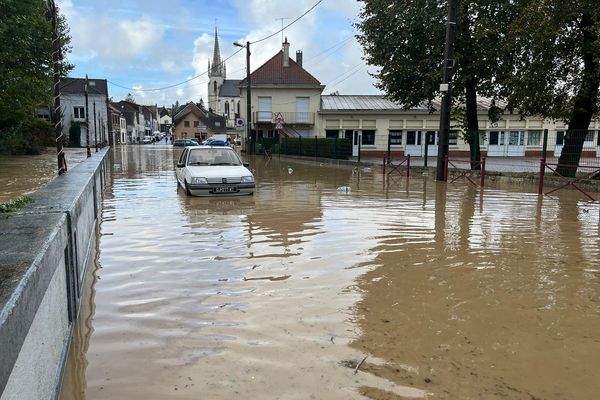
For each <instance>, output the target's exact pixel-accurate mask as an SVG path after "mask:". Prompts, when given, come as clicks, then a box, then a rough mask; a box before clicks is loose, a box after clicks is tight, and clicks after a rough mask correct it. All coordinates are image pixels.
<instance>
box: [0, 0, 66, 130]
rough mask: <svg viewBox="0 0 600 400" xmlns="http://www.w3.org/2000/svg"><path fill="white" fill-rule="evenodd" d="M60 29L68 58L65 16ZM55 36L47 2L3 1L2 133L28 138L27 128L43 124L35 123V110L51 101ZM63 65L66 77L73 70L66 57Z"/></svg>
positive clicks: (0, 15) (0, 23)
mask: <svg viewBox="0 0 600 400" xmlns="http://www.w3.org/2000/svg"><path fill="white" fill-rule="evenodd" d="M58 26H59V36H60V39H61V44H62V46H63V56H64V54H65V53H68V52H69V51H70V47H69V43H70V40H71V38H70V36H69V33H68V32H69V30H68V27H67V25H66V22H65V20H64V18H63V17H62V16H59V25H58ZM51 35H52V33H51V24H50V21H49V20H48V18H47V16H46V5H45V2H44V1H22V0H3V1H2V13H0V43H2V46H0V76H1V77H2V79H0V132H2V133H4V132H9V131H11V132H13V133H14V132H19V134H22V135H26V134H27V133H28V132H27V127H32V126H36V125H39V124H36V123H35V122H34V121H33V119H34V111H35V108H36V107H40V106H44V105H49V104H50V101H51V89H52V36H51ZM61 64H62V65H61V74H62V75H63V76H64V75H66V74H67V73H68V72H69V71H70V70H71V69H72V68H73V66H72V65H71V64H69V63H68V62H67V61H66V60H65V59H64V58H63V60H62V63H61ZM29 133H31V132H29ZM13 136H14V135H13Z"/></svg>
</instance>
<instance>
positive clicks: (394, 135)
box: [390, 131, 402, 146]
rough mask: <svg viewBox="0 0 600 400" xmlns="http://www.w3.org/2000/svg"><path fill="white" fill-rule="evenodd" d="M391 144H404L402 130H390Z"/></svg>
mask: <svg viewBox="0 0 600 400" xmlns="http://www.w3.org/2000/svg"><path fill="white" fill-rule="evenodd" d="M390 144H391V145H392V146H402V131H390Z"/></svg>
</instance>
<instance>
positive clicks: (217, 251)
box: [61, 145, 600, 400]
mask: <svg viewBox="0 0 600 400" xmlns="http://www.w3.org/2000/svg"><path fill="white" fill-rule="evenodd" d="M176 157H177V151H176V150H173V148H172V147H170V146H163V145H155V146H127V147H125V146H123V147H117V148H116V149H115V150H114V155H113V159H112V164H113V170H112V173H111V180H112V186H111V187H110V188H109V189H108V191H107V192H106V193H105V194H104V200H103V209H102V216H101V222H100V224H99V228H98V238H99V240H98V246H97V249H96V256H95V257H94V260H93V263H92V264H91V265H90V266H89V268H90V269H89V272H88V278H89V279H88V282H87V285H86V291H85V293H84V294H83V300H82V309H81V314H80V317H79V319H78V321H77V326H76V327H75V332H74V337H73V342H72V345H71V351H70V354H69V359H68V365H67V370H66V372H65V378H64V383H63V388H62V392H61V399H63V400H73V399H89V400H91V399H144V400H147V399H238V398H239V399H363V398H367V399H368V398H371V399H406V398H430V399H506V398H510V399H532V398H540V399H595V398H597V397H596V396H597V394H598V393H600V379H598V378H600V373H599V372H598V371H599V370H600V369H599V367H600V358H599V356H598V355H599V354H600V296H599V294H600V267H599V265H600V228H599V227H600V225H599V215H598V213H599V207H598V205H597V204H596V205H590V204H588V203H585V202H584V201H582V200H581V199H580V198H579V197H578V195H577V194H576V193H573V192H562V193H560V194H559V196H557V197H553V198H544V199H543V200H542V199H540V198H538V196H537V195H536V194H534V193H527V192H523V188H514V187H513V188H509V187H506V188H503V187H491V188H486V189H485V192H484V193H483V194H482V193H481V192H480V191H479V190H478V189H476V188H473V187H469V186H466V185H464V184H454V185H447V186H446V185H445V184H442V183H436V182H435V181H433V180H432V177H426V178H422V177H413V178H411V179H410V181H407V180H406V179H405V178H399V177H398V178H392V179H391V180H386V179H384V178H383V177H382V176H381V174H380V173H379V171H375V170H356V169H352V168H347V169H344V168H332V167H327V166H322V165H319V164H314V163H312V164H311V163H300V162H291V161H277V160H272V161H265V160H263V159H261V158H256V159H251V160H250V163H251V166H252V168H253V169H254V173H255V176H256V178H257V191H256V193H255V195H254V196H252V197H245V198H238V199H235V198H215V199H203V198H189V197H186V196H185V194H184V193H183V191H182V190H181V189H179V190H178V189H177V188H176V181H175V177H174V173H173V165H174V160H176ZM341 186H348V187H350V188H351V191H350V192H349V193H346V192H341V191H338V190H337V188H338V187H341ZM517 190H518V191H517ZM534 190H535V188H532V192H533V191H534ZM365 356H366V358H365Z"/></svg>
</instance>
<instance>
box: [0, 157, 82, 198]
mask: <svg viewBox="0 0 600 400" xmlns="http://www.w3.org/2000/svg"><path fill="white" fill-rule="evenodd" d="M64 150H65V156H66V158H67V166H68V167H69V168H73V167H74V166H75V165H77V164H79V163H80V162H81V161H83V160H84V159H85V149H79V148H65V149H64ZM57 175H58V173H57V166H56V149H54V148H47V149H46V150H45V151H44V152H43V153H42V154H40V155H37V156H11V155H6V154H0V203H4V202H6V201H10V200H13V199H15V198H17V197H19V196H23V195H26V194H29V193H31V192H33V191H35V190H37V189H39V188H40V187H42V186H44V185H45V184H46V183H48V182H50V181H51V180H52V179H54V178H55V177H56V176H57Z"/></svg>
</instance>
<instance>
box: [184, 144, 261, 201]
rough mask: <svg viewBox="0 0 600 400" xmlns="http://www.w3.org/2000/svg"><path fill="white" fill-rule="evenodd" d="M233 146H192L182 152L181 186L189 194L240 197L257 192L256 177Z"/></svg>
mask: <svg viewBox="0 0 600 400" xmlns="http://www.w3.org/2000/svg"><path fill="white" fill-rule="evenodd" d="M246 166H247V164H246V165H244V163H242V161H241V160H240V158H239V157H238V155H237V154H236V152H235V151H234V150H233V149H232V148H231V147H213V146H192V147H186V148H185V149H184V150H183V153H181V156H180V157H179V160H178V162H177V167H176V169H175V175H176V176H177V185H178V186H181V187H182V188H183V189H184V190H185V193H186V194H187V195H188V196H240V195H247V194H253V193H254V187H255V184H254V176H253V175H252V172H250V171H249V170H248V168H246Z"/></svg>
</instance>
